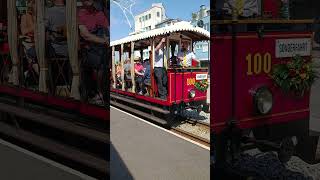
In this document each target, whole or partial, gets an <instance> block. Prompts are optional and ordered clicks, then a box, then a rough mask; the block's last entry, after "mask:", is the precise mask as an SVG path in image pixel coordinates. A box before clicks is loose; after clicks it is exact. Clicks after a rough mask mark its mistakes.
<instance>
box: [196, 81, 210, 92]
mask: <svg viewBox="0 0 320 180" xmlns="http://www.w3.org/2000/svg"><path fill="white" fill-rule="evenodd" d="M194 87H195V88H196V89H198V90H199V91H203V92H204V91H206V90H207V89H208V87H209V84H208V81H207V80H202V81H197V82H196V83H195V84H194Z"/></svg>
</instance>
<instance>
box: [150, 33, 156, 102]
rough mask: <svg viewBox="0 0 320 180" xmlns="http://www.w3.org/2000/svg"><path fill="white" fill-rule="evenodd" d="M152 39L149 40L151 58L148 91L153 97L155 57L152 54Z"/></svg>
mask: <svg viewBox="0 0 320 180" xmlns="http://www.w3.org/2000/svg"><path fill="white" fill-rule="evenodd" d="M154 41H155V40H154V39H152V40H151V53H152V56H151V59H150V74H151V91H150V96H151V97H154V83H155V81H154V57H155V54H154Z"/></svg>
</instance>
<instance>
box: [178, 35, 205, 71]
mask: <svg viewBox="0 0 320 180" xmlns="http://www.w3.org/2000/svg"><path fill="white" fill-rule="evenodd" d="M178 60H179V62H180V65H181V66H182V67H191V66H192V60H194V61H197V63H198V64H199V62H200V61H199V60H197V59H196V55H195V54H194V53H193V52H192V51H190V50H188V42H187V41H182V42H181V50H180V52H179V53H178Z"/></svg>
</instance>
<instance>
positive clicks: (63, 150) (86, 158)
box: [0, 122, 110, 175]
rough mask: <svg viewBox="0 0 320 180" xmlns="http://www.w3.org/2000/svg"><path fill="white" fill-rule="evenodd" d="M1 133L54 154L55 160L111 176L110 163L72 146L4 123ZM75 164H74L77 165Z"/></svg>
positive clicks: (0, 123) (0, 127)
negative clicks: (61, 160)
mask: <svg viewBox="0 0 320 180" xmlns="http://www.w3.org/2000/svg"><path fill="white" fill-rule="evenodd" d="M0 133H1V134H3V135H5V136H7V137H10V138H13V139H17V140H18V141H21V142H22V143H26V144H28V145H31V146H34V147H36V148H39V149H41V150H42V151H44V152H49V153H52V154H54V155H52V156H53V158H56V157H57V156H58V157H62V158H65V159H68V161H72V162H74V163H77V164H78V163H79V164H81V165H83V166H86V167H87V168H90V169H92V170H94V171H98V172H99V173H102V174H104V175H107V174H109V171H110V167H109V163H108V162H107V161H106V160H103V159H100V158H97V157H96V156H93V155H91V154H88V153H84V152H82V151H80V150H78V149H75V148H73V147H71V146H68V145H65V144H61V143H59V142H56V141H53V140H51V139H48V138H45V137H41V136H39V135H35V134H33V133H31V132H28V131H25V130H23V129H17V128H15V127H11V126H10V125H7V124H6V123H3V122H0ZM74 163H72V164H73V165H75V164H74Z"/></svg>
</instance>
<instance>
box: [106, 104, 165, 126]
mask: <svg viewBox="0 0 320 180" xmlns="http://www.w3.org/2000/svg"><path fill="white" fill-rule="evenodd" d="M110 104H111V105H112V106H115V107H118V108H121V109H125V110H126V111H129V112H131V113H134V114H136V115H139V116H140V117H144V118H147V119H151V120H153V121H155V122H157V123H159V124H162V125H167V124H168V122H167V121H166V120H164V119H160V118H158V117H154V116H151V115H150V114H149V113H144V112H141V111H138V110H136V109H134V108H131V107H128V106H126V105H123V104H121V103H117V102H114V101H111V102H110Z"/></svg>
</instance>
